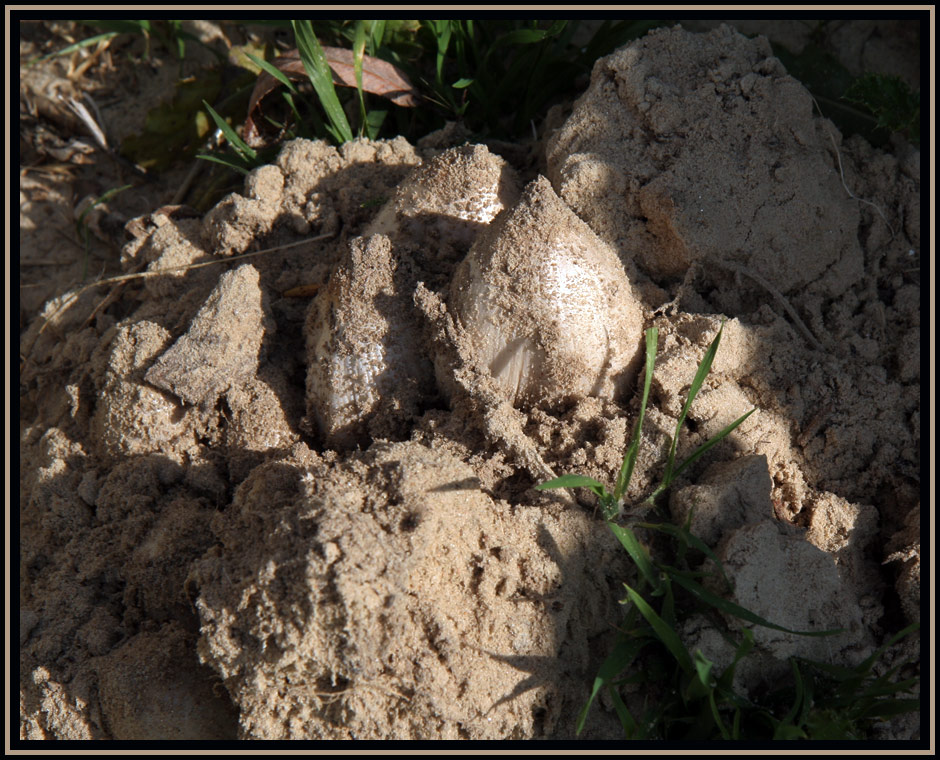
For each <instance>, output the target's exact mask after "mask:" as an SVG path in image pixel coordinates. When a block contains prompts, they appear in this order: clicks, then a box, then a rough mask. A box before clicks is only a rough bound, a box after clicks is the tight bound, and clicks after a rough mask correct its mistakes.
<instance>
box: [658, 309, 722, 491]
mask: <svg viewBox="0 0 940 760" xmlns="http://www.w3.org/2000/svg"><path fill="white" fill-rule="evenodd" d="M724 329H725V325H724V323H723V322H722V325H721V327H719V328H718V335H716V336H715V339H714V340H713V341H712V342H711V345H710V346H709V347H708V350H707V351H706V352H705V356H704V357H703V358H702V363H701V364H699V365H698V371H697V372H696V373H695V378H694V379H693V380H692V386H691V387H690V388H689V395H688V398H686V400H685V404H684V405H683V407H682V414H680V415H679V422H678V424H677V425H676V434H675V435H674V436H673V437H672V444H671V445H670V447H669V458H668V460H667V461H666V474H665V476H664V477H663V482H664V483H666V482H669V481H671V480H672V468H673V465H674V464H675V461H676V444H677V443H678V442H679V431H681V430H682V425H683V423H684V422H685V417H686V415H687V414H688V413H689V408H690V407H691V406H692V402H693V401H695V397H696V396H697V395H698V392H699V390H700V389H701V387H702V383H704V382H705V377H706V376H707V375H708V373H709V371H710V370H711V368H712V362H713V361H714V360H715V354H716V353H717V352H718V344H719V343H720V342H721V333H722V330H724Z"/></svg>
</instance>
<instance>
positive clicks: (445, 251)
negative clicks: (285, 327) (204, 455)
mask: <svg viewBox="0 0 940 760" xmlns="http://www.w3.org/2000/svg"><path fill="white" fill-rule="evenodd" d="M518 195H519V187H518V181H517V179H516V176H515V172H514V171H513V170H512V168H511V167H510V166H509V165H508V164H507V163H506V162H505V161H504V160H503V159H502V158H500V157H499V156H496V155H494V154H492V153H490V152H489V151H488V150H487V149H486V147H484V146H482V145H467V146H463V147H459V148H452V149H450V150H447V151H445V152H443V153H441V154H440V155H438V156H436V157H435V158H433V159H431V160H430V161H429V162H428V163H427V164H424V165H423V166H421V167H419V168H418V169H417V170H416V171H415V172H413V173H412V174H411V175H410V176H409V177H408V178H407V179H406V180H405V181H404V182H402V184H401V185H400V186H399V188H398V189H397V190H396V192H395V194H394V196H393V197H392V198H391V199H390V200H389V201H388V202H387V203H386V205H385V206H384V208H383V209H382V210H381V211H380V212H379V214H378V216H377V217H376V218H375V219H374V220H373V221H372V223H371V224H370V225H369V226H368V227H367V229H366V231H365V234H364V236H363V237H361V238H357V239H356V240H354V241H352V243H351V244H350V248H349V250H348V251H347V254H346V255H345V257H344V258H343V259H342V260H341V261H340V262H339V264H338V265H337V267H336V269H335V270H334V272H333V274H332V276H331V278H330V282H329V285H328V286H327V288H326V289H325V290H324V291H323V292H321V293H320V294H319V295H318V297H317V299H316V300H315V301H314V303H313V304H312V305H311V309H310V313H309V315H308V318H307V327H306V335H307V357H308V371H307V408H308V416H309V417H310V418H311V419H312V420H313V421H314V422H315V423H316V426H317V427H318V429H319V430H320V432H321V434H322V435H323V437H324V439H325V441H326V442H327V444H328V445H330V446H336V447H339V448H348V447H352V446H355V445H356V444H365V443H367V440H368V438H369V437H370V436H371V437H375V436H377V435H378V436H389V435H391V436H395V435H397V434H400V433H401V432H403V431H404V427H403V423H405V422H406V421H407V420H408V419H409V418H410V417H411V416H412V415H413V414H414V413H415V411H416V409H417V407H418V405H419V403H420V401H421V399H422V397H423V396H424V395H425V393H426V392H427V391H428V390H429V389H432V388H433V376H432V372H431V363H430V359H429V357H427V356H426V355H425V354H426V350H425V347H424V346H422V345H421V335H420V326H419V324H418V322H417V318H418V317H417V313H416V311H415V309H414V304H413V299H412V294H413V292H414V288H415V285H416V283H417V282H418V281H419V280H421V279H423V280H428V279H432V280H433V279H434V278H435V277H437V278H443V279H444V281H445V282H446V278H448V277H449V276H450V272H451V270H452V269H453V267H454V266H455V265H456V263H457V261H459V259H460V257H461V256H463V255H464V254H465V252H466V250H467V249H468V248H469V247H470V245H471V244H472V243H473V241H474V239H475V238H476V236H477V234H478V233H479V232H480V231H481V230H483V229H485V227H486V225H487V224H488V223H489V222H490V220H492V219H493V217H494V216H496V215H497V214H498V213H499V212H500V211H501V210H502V209H503V208H505V207H506V206H507V205H510V204H511V203H512V202H514V201H515V199H516V198H517V197H518Z"/></svg>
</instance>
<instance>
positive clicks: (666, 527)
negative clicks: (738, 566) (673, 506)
mask: <svg viewBox="0 0 940 760" xmlns="http://www.w3.org/2000/svg"><path fill="white" fill-rule="evenodd" d="M636 527H639V528H646V529H647V530H657V531H659V532H660V533H665V534H666V535H668V536H672V537H674V538H676V539H678V540H679V541H683V542H685V543H688V544H689V545H690V546H692V547H693V548H695V549H698V550H699V551H700V552H702V554H704V555H705V556H706V557H708V558H709V559H710V560H711V561H712V562H714V563H715V566H716V567H717V568H718V572H720V573H721V577H722V580H724V582H725V585H726V586H728V587H729V588H730V587H731V581H729V580H728V576H727V575H725V568H724V566H723V565H722V564H721V560H720V559H718V556H717V555H716V554H715V552H713V551H712V550H711V547H709V546H708V544H706V543H705V542H704V541H702V539H700V538H699V537H698V536H696V535H694V534H692V533H690V532H689V531H688V530H686V529H685V528H681V527H679V526H678V525H673V524H672V523H637V524H636ZM663 570H665V571H666V574H667V575H670V576H671V573H672V571H673V568H671V567H669V566H668V565H663Z"/></svg>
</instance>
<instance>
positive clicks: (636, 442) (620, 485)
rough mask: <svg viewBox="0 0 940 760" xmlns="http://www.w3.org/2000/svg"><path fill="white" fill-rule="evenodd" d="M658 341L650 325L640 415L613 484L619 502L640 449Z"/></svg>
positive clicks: (656, 331)
mask: <svg viewBox="0 0 940 760" xmlns="http://www.w3.org/2000/svg"><path fill="white" fill-rule="evenodd" d="M658 342H659V329H658V328H656V327H651V328H650V329H649V330H647V331H646V374H645V377H644V380H643V396H642V398H641V399H640V415H639V417H637V421H636V426H635V428H634V430H633V440H632V441H631V443H630V447H629V448H628V449H627V453H626V455H625V456H624V458H623V464H622V465H621V466H620V473H619V474H618V475H617V484H616V486H614V498H615V499H616V500H617V501H618V502H620V501H621V499H623V495H624V493H625V492H626V490H627V488H628V487H629V485H630V479H631V478H632V477H633V468H634V466H635V465H636V457H637V452H638V451H639V449H640V440H641V439H642V437H643V418H644V417H645V416H646V405H647V403H648V402H649V397H650V385H651V384H652V382H653V367H654V366H655V364H656V346H657V344H658Z"/></svg>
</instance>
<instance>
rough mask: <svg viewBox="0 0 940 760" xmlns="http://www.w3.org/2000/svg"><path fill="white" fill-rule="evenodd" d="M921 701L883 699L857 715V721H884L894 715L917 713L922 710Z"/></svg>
mask: <svg viewBox="0 0 940 760" xmlns="http://www.w3.org/2000/svg"><path fill="white" fill-rule="evenodd" d="M920 704H921V703H920V700H919V699H882V700H878V701H877V702H876V703H875V704H874V705H871V707H868V708H865V709H864V710H862V711H860V713H859V714H858V715H856V720H884V719H885V718H890V717H892V716H893V715H903V714H904V713H909V712H917V711H919V710H920Z"/></svg>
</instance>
